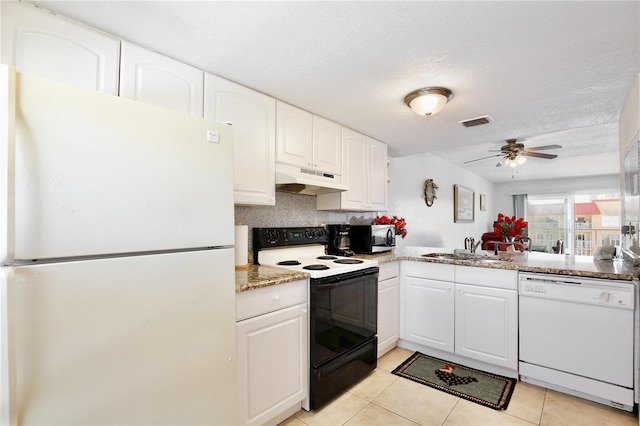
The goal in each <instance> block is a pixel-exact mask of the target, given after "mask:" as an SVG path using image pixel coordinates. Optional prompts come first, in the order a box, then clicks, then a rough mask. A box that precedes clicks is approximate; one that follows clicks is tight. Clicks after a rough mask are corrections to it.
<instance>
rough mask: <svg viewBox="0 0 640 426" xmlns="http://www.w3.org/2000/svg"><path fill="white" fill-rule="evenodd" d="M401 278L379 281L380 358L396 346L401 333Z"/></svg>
mask: <svg viewBox="0 0 640 426" xmlns="http://www.w3.org/2000/svg"><path fill="white" fill-rule="evenodd" d="M399 311H400V279H399V278H398V277H397V276H396V277H393V278H389V279H388V280H384V281H380V282H379V283H378V358H380V357H381V356H382V355H384V354H385V353H387V352H389V351H390V350H391V349H393V348H395V347H396V342H397V341H398V335H399Z"/></svg>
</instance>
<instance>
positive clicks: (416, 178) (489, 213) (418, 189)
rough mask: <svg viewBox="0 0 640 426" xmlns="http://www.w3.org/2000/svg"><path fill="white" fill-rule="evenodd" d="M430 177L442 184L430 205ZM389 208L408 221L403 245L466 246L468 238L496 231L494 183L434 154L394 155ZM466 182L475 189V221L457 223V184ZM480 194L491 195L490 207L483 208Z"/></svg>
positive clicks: (488, 204)
mask: <svg viewBox="0 0 640 426" xmlns="http://www.w3.org/2000/svg"><path fill="white" fill-rule="evenodd" d="M428 178H431V179H433V180H434V182H435V183H436V184H437V185H438V187H439V189H438V191H437V197H438V198H437V199H436V200H435V201H434V203H433V206H431V207H427V205H426V204H425V200H424V182H425V180H427V179H428ZM389 180H390V182H389V210H388V212H387V214H390V215H394V214H395V215H397V216H400V217H404V218H405V219H406V220H407V230H408V235H407V237H406V238H405V239H404V240H403V239H400V238H399V239H398V240H397V242H396V244H397V245H398V247H402V246H428V247H446V248H462V247H464V239H465V238H466V237H470V236H473V237H474V238H475V239H476V240H478V239H479V238H480V236H481V235H482V234H483V233H484V232H490V231H493V228H492V224H493V220H494V217H495V216H496V215H497V212H496V210H495V209H494V207H493V205H494V191H493V184H492V183H491V182H489V181H488V180H486V179H483V178H481V177H479V176H477V175H475V174H473V173H470V172H468V171H467V170H464V169H462V168H460V167H458V166H455V165H453V164H451V163H448V162H446V161H444V160H442V159H440V158H438V157H436V156H434V155H431V154H422V155H416V156H410V157H399V158H391V159H390V164H389ZM456 184H457V185H462V186H465V187H467V188H470V189H473V190H474V191H475V204H476V207H475V220H474V222H473V223H454V221H453V186H454V185H456ZM480 194H486V195H487V209H486V211H480V206H479V204H480V201H479V200H480Z"/></svg>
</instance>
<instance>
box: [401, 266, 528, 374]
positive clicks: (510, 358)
mask: <svg viewBox="0 0 640 426" xmlns="http://www.w3.org/2000/svg"><path fill="white" fill-rule="evenodd" d="M517 277H518V275H517V271H510V270H500V269H492V268H478V267H470V266H460V265H450V264H438V263H428V262H412V261H407V262H405V264H404V265H403V274H402V285H403V291H402V301H401V302H402V303H401V306H402V311H403V318H402V327H401V335H400V337H401V338H402V339H403V340H405V341H407V342H411V343H415V344H417V345H420V346H422V347H424V348H433V349H436V350H438V351H442V352H444V353H451V354H455V355H458V356H460V357H464V358H469V359H473V360H477V361H481V362H483V363H487V364H491V365H495V366H499V367H504V368H505V369H508V370H517V366H518V295H517Z"/></svg>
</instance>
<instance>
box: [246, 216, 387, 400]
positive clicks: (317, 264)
mask: <svg viewBox="0 0 640 426" xmlns="http://www.w3.org/2000/svg"><path fill="white" fill-rule="evenodd" d="M327 242H328V235H327V231H326V230H325V229H324V228H322V227H305V228H253V261H254V263H255V264H260V265H268V266H276V267H279V268H286V269H289V270H293V271H299V272H306V273H308V274H309V276H310V279H309V363H310V378H309V398H308V400H307V401H306V402H305V403H303V408H305V409H307V410H310V409H317V408H320V407H321V406H323V405H325V404H326V403H328V402H329V401H331V400H332V399H334V398H335V397H337V396H339V395H340V394H341V393H342V392H344V391H345V390H346V389H348V388H349V387H351V386H352V385H353V384H355V383H357V382H358V381H360V380H361V379H362V378H364V377H365V376H367V375H368V374H369V373H370V372H371V371H372V370H373V369H375V368H376V365H377V358H378V340H377V337H376V333H377V312H378V262H377V261H375V260H368V259H357V258H353V257H344V256H327V255H325V245H326V244H327Z"/></svg>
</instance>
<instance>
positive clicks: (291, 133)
mask: <svg viewBox="0 0 640 426" xmlns="http://www.w3.org/2000/svg"><path fill="white" fill-rule="evenodd" d="M276 108H277V124H276V135H277V142H276V161H277V162H278V163H284V164H291V165H292V166H298V167H302V168H303V169H312V168H313V116H312V115H311V113H309V112H307V111H303V110H301V109H300V108H296V107H294V106H291V105H289V104H285V103H284V102H280V101H277V102H276Z"/></svg>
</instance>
